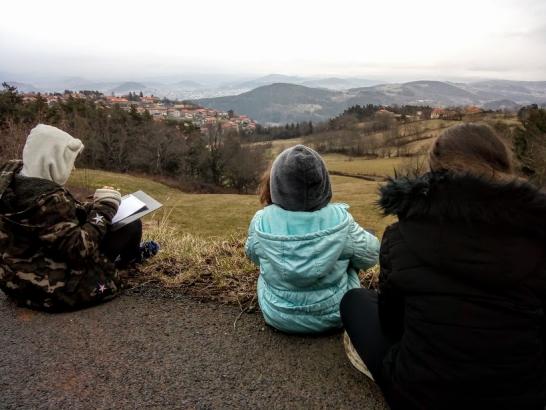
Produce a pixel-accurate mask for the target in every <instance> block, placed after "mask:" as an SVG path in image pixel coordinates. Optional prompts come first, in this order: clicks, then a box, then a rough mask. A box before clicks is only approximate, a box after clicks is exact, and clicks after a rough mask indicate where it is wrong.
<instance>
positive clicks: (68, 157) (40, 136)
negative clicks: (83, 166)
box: [21, 124, 83, 185]
mask: <svg viewBox="0 0 546 410" xmlns="http://www.w3.org/2000/svg"><path fill="white" fill-rule="evenodd" d="M82 150H83V144H82V142H81V141H80V140H79V139H76V138H73V137H72V136H71V135H70V134H68V133H66V132H64V131H62V130H60V129H58V128H56V127H52V126H50V125H44V124H39V125H37V126H36V127H34V128H33V129H32V131H30V134H29V136H28V137H27V141H26V144H25V147H24V149H23V170H22V171H21V174H22V175H24V176H27V177H34V178H42V179H47V180H49V181H53V182H56V183H57V184H59V185H64V184H65V183H66V181H68V178H69V177H70V173H71V172H72V169H73V168H74V161H76V157H77V156H78V154H79V153H80V152H81V151H82Z"/></svg>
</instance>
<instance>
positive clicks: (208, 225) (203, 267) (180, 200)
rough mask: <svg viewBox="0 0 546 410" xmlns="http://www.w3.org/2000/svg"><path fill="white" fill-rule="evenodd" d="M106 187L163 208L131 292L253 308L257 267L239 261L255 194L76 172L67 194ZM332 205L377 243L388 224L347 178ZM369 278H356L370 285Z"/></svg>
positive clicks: (367, 190) (372, 194)
mask: <svg viewBox="0 0 546 410" xmlns="http://www.w3.org/2000/svg"><path fill="white" fill-rule="evenodd" d="M104 185H109V186H114V187H116V188H119V189H120V190H121V192H122V194H127V193H130V192H134V191H137V190H143V191H145V192H147V193H149V194H150V195H151V196H153V197H155V198H156V199H158V200H159V201H161V202H162V203H163V204H164V207H163V209H161V210H160V211H158V212H156V213H155V214H151V215H150V216H147V217H145V218H144V226H145V232H144V235H145V237H146V238H148V239H153V240H156V241H158V242H159V243H160V244H161V246H162V250H161V252H160V253H159V255H158V256H156V257H155V258H153V259H151V260H150V261H149V262H147V263H145V264H144V265H143V266H141V267H140V269H139V274H138V275H136V276H135V277H130V278H129V284H130V285H131V286H132V288H133V290H134V291H138V292H140V293H142V292H144V293H145V292H150V293H151V294H156V293H157V292H159V293H160V294H161V295H171V296H176V295H177V294H180V293H186V294H191V295H192V296H194V297H199V298H203V299H208V300H210V299H212V300H217V301H220V302H223V303H233V304H238V305H239V306H241V309H245V310H246V309H249V308H253V306H254V307H255V305H256V304H255V294H256V292H255V289H256V280H257V277H258V268H257V267H256V266H254V265H252V264H251V263H250V262H249V261H248V260H247V259H246V257H245V255H244V241H245V236H246V231H247V228H248V224H249V222H250V220H251V218H252V216H253V215H254V213H255V212H256V210H258V209H259V208H260V205H259V203H258V199H257V197H256V196H255V195H224V194H188V193H184V192H181V191H179V190H177V189H173V188H169V187H168V186H166V185H164V184H161V183H158V182H154V181H152V180H150V179H146V178H139V177H134V176H130V175H125V174H115V173H110V172H104V171H94V170H77V171H75V172H74V173H73V175H72V177H71V179H70V181H69V183H68V187H69V189H70V188H71V187H72V188H84V189H85V190H88V191H92V190H94V189H96V188H98V187H101V186H104ZM332 185H333V191H334V198H333V200H334V201H336V202H345V203H348V204H349V205H350V206H351V213H352V214H353V216H354V217H355V219H356V220H357V221H358V222H359V223H360V224H361V225H362V226H363V227H364V228H366V229H370V230H373V231H375V232H376V234H377V235H379V236H381V234H382V233H383V230H384V229H385V227H386V226H387V224H389V223H391V222H393V218H384V217H383V216H382V215H381V213H380V212H379V210H378V209H377V207H376V205H375V201H376V200H377V189H378V184H377V183H376V182H369V181H364V180H361V179H357V178H351V177H340V176H333V177H332ZM376 273H377V270H376V271H372V272H363V273H362V280H363V283H364V284H368V285H369V284H371V283H373V282H374V280H375V279H374V278H375V277H376Z"/></svg>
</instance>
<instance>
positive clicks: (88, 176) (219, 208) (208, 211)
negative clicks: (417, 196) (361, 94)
mask: <svg viewBox="0 0 546 410" xmlns="http://www.w3.org/2000/svg"><path fill="white" fill-rule="evenodd" d="M387 161H388V160H387ZM381 166H382V167H384V168H385V169H386V168H387V165H381ZM380 168H381V167H380ZM103 185H110V186H114V187H116V188H119V189H120V190H121V192H122V194H127V193H130V192H134V191H137V190H143V191H145V192H147V193H149V194H150V195H151V196H153V197H154V198H156V199H158V200H159V201H160V202H162V203H163V204H164V207H163V208H162V209H161V210H160V211H158V212H157V213H156V214H153V215H151V216H150V217H147V218H146V222H148V224H151V225H153V224H156V225H157V224H159V223H160V222H161V221H162V220H164V219H165V218H167V222H168V224H169V225H170V226H172V227H173V228H174V229H176V230H177V231H178V232H180V233H190V234H192V235H194V236H196V237H200V238H218V239H221V238H228V237H233V236H235V237H237V236H244V234H245V233H246V230H247V228H248V223H249V222H250V219H251V218H252V216H253V215H254V213H255V212H256V211H257V210H258V209H260V204H259V203H258V199H257V197H256V196H255V195H232V194H188V193H184V192H181V191H179V190H177V189H173V188H169V187H168V186H166V185H164V184H161V183H158V182H154V181H152V180H150V179H146V178H138V177H134V176H130V175H126V174H115V173H110V172H105V171H94V170H76V171H75V172H74V174H73V176H72V178H71V179H70V181H69V186H78V187H84V188H87V189H89V190H94V189H96V188H98V187H101V186H103ZM332 185H333V191H334V200H335V201H337V202H345V203H348V204H349V205H351V212H352V213H353V215H354V216H355V218H356V219H357V221H359V222H360V223H361V224H362V225H363V226H367V227H369V228H371V229H374V230H375V231H377V232H381V231H382V230H383V229H384V227H385V226H386V224H387V220H384V219H383V218H382V217H381V216H380V214H379V212H378V211H377V209H375V206H374V202H375V200H376V199H377V188H378V185H377V183H374V182H368V181H363V180H360V179H356V178H349V177H340V176H333V177H332Z"/></svg>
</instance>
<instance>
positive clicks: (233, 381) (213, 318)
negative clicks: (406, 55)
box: [0, 292, 386, 409]
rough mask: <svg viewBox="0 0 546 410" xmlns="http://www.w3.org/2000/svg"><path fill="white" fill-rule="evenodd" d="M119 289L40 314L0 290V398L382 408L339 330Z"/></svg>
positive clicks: (82, 403)
mask: <svg viewBox="0 0 546 410" xmlns="http://www.w3.org/2000/svg"><path fill="white" fill-rule="evenodd" d="M239 313H240V310H239V309H238V308H237V307H231V306H222V305H219V304H215V303H200V302H198V301H195V300H191V299H188V298H181V299H179V300H172V299H153V298H149V297H144V296H128V295H127V296H122V297H120V298H118V299H116V300H113V301H111V302H108V303H106V304H103V305H101V306H97V307H94V308H91V309H87V310H83V311H79V312H73V313H65V314H55V315H52V314H44V313H40V312H35V311H31V310H27V309H23V308H18V307H15V306H14V305H13V304H12V303H11V302H9V301H8V300H7V299H6V297H5V296H4V295H3V294H2V293H1V292H0V408H2V409H4V408H7V409H12V408H21V409H28V408H51V409H60V408H62V409H90V408H93V409H95V408H98V409H112V408H116V409H119V408H169V409H170V408H189V409H220V408H268V409H269V408H351V409H355V408H359V409H360V408H361V409H385V408H386V407H385V404H384V401H383V398H382V395H381V393H380V391H379V389H378V388H377V387H376V386H375V385H374V384H373V383H372V382H370V381H368V379H366V378H365V377H364V376H362V375H361V374H360V373H358V372H357V371H356V370H354V369H353V368H352V367H351V365H350V364H349V363H348V362H347V360H346V359H345V356H344V353H343V346H342V344H341V335H340V334H335V335H329V336H322V337H301V336H288V335H284V334H282V333H279V332H276V331H274V330H272V329H270V328H268V327H267V326H265V324H264V322H263V319H262V318H261V316H260V315H259V314H255V313H254V314H243V315H242V316H241V317H240V318H239V319H238V320H237V323H236V327H235V328H234V321H235V320H236V319H237V317H238V316H239Z"/></svg>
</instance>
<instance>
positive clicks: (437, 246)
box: [379, 173, 546, 409]
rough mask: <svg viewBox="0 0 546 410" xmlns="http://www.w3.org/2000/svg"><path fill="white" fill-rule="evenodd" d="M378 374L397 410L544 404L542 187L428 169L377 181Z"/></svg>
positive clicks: (545, 207)
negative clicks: (385, 220)
mask: <svg viewBox="0 0 546 410" xmlns="http://www.w3.org/2000/svg"><path fill="white" fill-rule="evenodd" d="M380 206H381V207H382V208H383V210H384V212H385V213H386V214H393V215H397V216H398V219H399V222H398V223H395V224H393V225H391V226H390V227H388V228H387V230H386V232H385V234H384V236H383V243H382V247H381V273H380V289H379V292H380V294H379V314H380V318H381V323H382V326H383V328H384V330H385V332H387V333H388V334H389V335H390V336H391V337H392V338H393V339H394V340H396V341H399V342H397V343H396V344H395V345H394V347H393V348H392V349H391V350H390V352H389V354H388V355H387V357H386V358H385V360H384V375H385V378H386V380H387V381H388V383H389V384H390V385H391V386H392V389H393V392H394V396H395V397H398V402H400V400H401V402H402V403H405V404H403V405H402V406H401V407H402V408H425V409H448V408H457V409H468V408H480V409H489V408H492V409H493V408H494V409H501V408H502V409H504V408H506V409H544V406H545V404H546V362H545V360H546V359H545V356H546V354H545V345H546V342H545V340H546V337H545V336H546V334H545V329H546V315H545V311H546V194H545V193H542V192H540V191H538V190H537V189H535V188H534V187H532V186H531V185H530V184H528V183H525V182H521V181H514V182H510V183H498V182H491V181H486V180H484V179H480V178H477V177H474V176H470V175H464V176H456V175H453V174H448V173H430V174H426V175H425V176H423V177H420V178H417V179H413V180H410V179H399V180H394V181H391V182H390V183H388V184H387V185H385V186H384V187H382V189H381V199H380Z"/></svg>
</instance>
